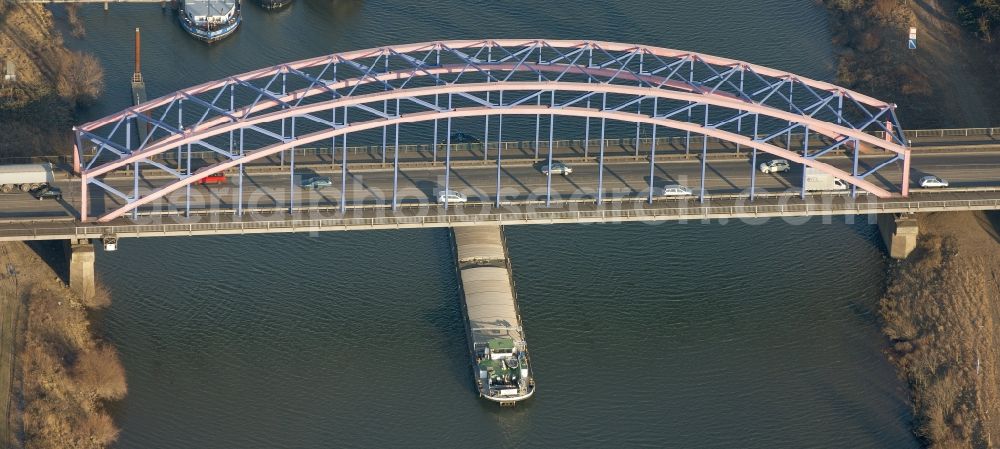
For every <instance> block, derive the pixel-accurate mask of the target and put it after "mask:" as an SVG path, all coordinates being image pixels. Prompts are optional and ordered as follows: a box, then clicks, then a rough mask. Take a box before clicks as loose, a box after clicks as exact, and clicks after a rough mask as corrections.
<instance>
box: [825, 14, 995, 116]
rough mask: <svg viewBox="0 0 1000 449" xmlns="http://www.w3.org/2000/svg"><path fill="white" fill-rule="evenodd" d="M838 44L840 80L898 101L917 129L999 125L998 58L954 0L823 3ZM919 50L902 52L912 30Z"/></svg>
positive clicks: (874, 94) (844, 83)
mask: <svg viewBox="0 0 1000 449" xmlns="http://www.w3.org/2000/svg"><path fill="white" fill-rule="evenodd" d="M823 2H824V4H825V5H826V6H827V8H828V9H829V11H830V13H831V27H832V32H833V41H834V45H835V46H836V47H838V48H839V50H838V60H837V83H838V84H840V85H843V86H845V87H848V88H851V89H855V90H858V91H860V92H862V93H866V94H870V95H872V96H874V97H876V98H882V99H886V100H891V101H893V102H895V103H897V104H898V105H899V109H898V110H897V113H898V114H899V116H900V120H901V121H902V123H903V125H904V126H906V127H908V128H911V129H914V128H950V127H990V126H996V125H997V124H1000V103H998V102H996V101H991V100H990V99H993V98H1000V85H998V84H997V83H996V73H997V69H998V64H1000V58H998V56H997V55H996V49H995V47H991V46H990V45H988V44H986V43H984V42H981V41H980V40H979V39H977V38H976V36H974V35H972V34H971V33H969V32H968V31H967V30H965V29H963V28H962V26H961V25H960V22H959V19H958V17H957V11H958V7H959V5H958V3H957V2H955V1H954V0H921V1H917V2H910V1H906V0H880V1H875V0H823ZM911 26H914V27H916V28H917V49H916V50H909V49H907V46H906V45H907V43H906V40H907V36H908V32H909V27H911Z"/></svg>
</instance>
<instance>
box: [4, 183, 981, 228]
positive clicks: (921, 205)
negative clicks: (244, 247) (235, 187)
mask: <svg viewBox="0 0 1000 449" xmlns="http://www.w3.org/2000/svg"><path fill="white" fill-rule="evenodd" d="M996 209H1000V191H998V190H993V191H972V192H939V193H914V194H913V195H912V196H911V197H910V198H908V199H889V200H880V199H878V198H875V197H872V196H861V197H859V198H858V199H857V200H852V199H851V198H850V197H849V196H847V195H825V196H808V197H807V198H806V200H802V199H799V198H798V197H797V196H794V195H773V196H769V197H761V198H758V199H757V200H756V201H754V202H753V203H750V202H748V201H747V199H746V198H745V197H742V196H739V197H736V196H732V195H717V196H713V197H710V198H708V200H707V201H706V203H705V204H699V203H698V202H697V201H696V200H658V201H655V202H654V204H652V205H649V204H647V203H646V202H645V201H642V200H641V199H634V198H631V199H617V200H609V201H608V202H606V203H605V204H604V205H603V206H597V205H595V204H594V203H593V201H592V200H587V201H582V200H581V201H580V202H576V203H570V202H567V203H562V204H559V205H558V206H557V207H551V208H545V207H544V204H543V203H542V202H540V201H530V202H528V201H525V202H512V203H508V204H504V205H502V207H500V208H494V207H492V206H491V205H489V204H475V203H473V204H467V205H465V206H459V207H451V208H450V209H449V210H448V211H445V210H444V209H443V208H441V207H438V206H428V205H423V206H415V207H403V208H400V210H399V211H398V212H396V213H393V212H391V211H389V210H388V209H386V208H384V207H359V208H352V209H349V210H348V213H347V214H346V215H341V214H340V213H339V212H338V211H337V210H336V209H335V208H332V207H331V208H325V209H309V210H304V211H300V212H298V213H296V214H294V215H289V214H287V213H285V212H274V211H270V212H260V213H254V214H249V215H247V216H245V217H243V219H241V218H240V217H236V216H234V215H232V214H209V215H204V216H202V215H196V216H193V217H192V218H190V219H178V218H174V217H172V216H163V217H140V221H139V222H132V221H131V220H126V219H119V220H117V221H115V222H113V223H109V224H107V225H91V224H80V223H78V222H76V221H74V220H72V219H68V218H63V219H36V220H13V221H11V220H8V221H7V222H6V223H3V224H0V240H66V239H74V238H76V239H82V238H90V239H94V238H100V237H101V236H103V235H108V234H114V235H117V236H118V237H182V236H196V235H223V234H257V233H290V232H326V231H350V230H371V229H408V228H409V229H419V228H440V227H458V226H476V225H483V224H498V225H521V224H555V223H621V222H631V221H639V222H658V221H696V220H727V219H744V220H746V221H747V222H748V223H763V222H765V221H766V220H767V219H769V218H782V219H785V220H790V221H789V222H795V221H801V220H802V218H794V217H811V216H834V215H847V216H853V215H874V214H884V213H915V212H942V211H956V210H996ZM870 222H871V223H874V222H875V221H874V219H873V218H872V217H870Z"/></svg>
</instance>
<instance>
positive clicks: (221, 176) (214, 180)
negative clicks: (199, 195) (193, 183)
mask: <svg viewBox="0 0 1000 449" xmlns="http://www.w3.org/2000/svg"><path fill="white" fill-rule="evenodd" d="M225 183H226V174H225V173H222V172H219V173H212V174H211V175H208V176H206V177H204V178H201V179H199V180H198V184H200V185H203V186H204V185H209V184H225Z"/></svg>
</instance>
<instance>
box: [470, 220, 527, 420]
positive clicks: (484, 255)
mask: <svg viewBox="0 0 1000 449" xmlns="http://www.w3.org/2000/svg"><path fill="white" fill-rule="evenodd" d="M452 232H453V234H454V237H455V248H456V253H457V254H456V255H457V262H458V272H459V278H460V279H461V282H462V305H463V307H462V309H463V311H464V312H465V328H466V333H467V338H468V340H469V351H470V353H471V357H472V362H473V369H472V371H473V378H474V379H475V383H476V388H477V389H478V390H479V394H480V395H481V396H482V397H484V398H486V399H488V400H491V401H494V402H498V403H500V404H501V405H513V404H515V403H517V402H518V401H523V400H525V399H527V398H529V397H531V395H532V394H534V392H535V381H534V378H533V376H532V367H531V364H530V363H529V357H528V347H527V342H526V341H525V336H524V329H523V328H522V327H521V315H520V312H519V310H518V307H517V294H516V289H515V288H514V283H513V281H512V278H511V274H510V262H509V259H508V258H507V250H506V247H505V245H504V240H503V231H502V230H501V229H500V227H499V226H464V227H457V228H453V230H452Z"/></svg>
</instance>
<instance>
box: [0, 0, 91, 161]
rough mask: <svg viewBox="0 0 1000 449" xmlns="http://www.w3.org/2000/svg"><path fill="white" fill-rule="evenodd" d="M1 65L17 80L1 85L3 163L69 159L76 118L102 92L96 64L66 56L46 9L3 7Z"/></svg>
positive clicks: (0, 9) (79, 56)
mask: <svg viewBox="0 0 1000 449" xmlns="http://www.w3.org/2000/svg"><path fill="white" fill-rule="evenodd" d="M74 28H77V26H74ZM80 30H81V31H80V33H81V34H82V33H83V31H82V28H81V29H80ZM0 61H3V63H4V64H6V63H7V62H8V61H10V62H13V64H14V67H15V70H16V77H17V78H16V80H15V81H0V133H2V135H3V136H4V138H3V139H2V140H0V158H3V157H20V156H33V155H50V154H69V152H70V150H71V149H72V143H71V142H72V139H71V134H70V129H71V128H72V126H73V125H74V124H75V121H76V120H75V113H76V112H77V111H78V110H79V109H80V108H85V107H87V105H89V104H91V103H92V102H93V101H94V100H95V99H96V98H98V96H100V94H101V92H102V90H103V89H104V72H103V70H102V68H101V65H100V63H99V62H98V61H97V58H96V57H94V56H93V55H90V54H87V53H83V52H75V51H70V50H68V49H67V48H66V47H65V46H64V45H63V38H62V36H61V35H60V33H59V32H58V31H56V30H55V27H54V24H53V19H52V14H51V13H50V12H49V11H48V10H46V9H45V8H44V7H43V6H41V5H12V4H7V3H6V2H0ZM0 70H3V67H2V66H0Z"/></svg>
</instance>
